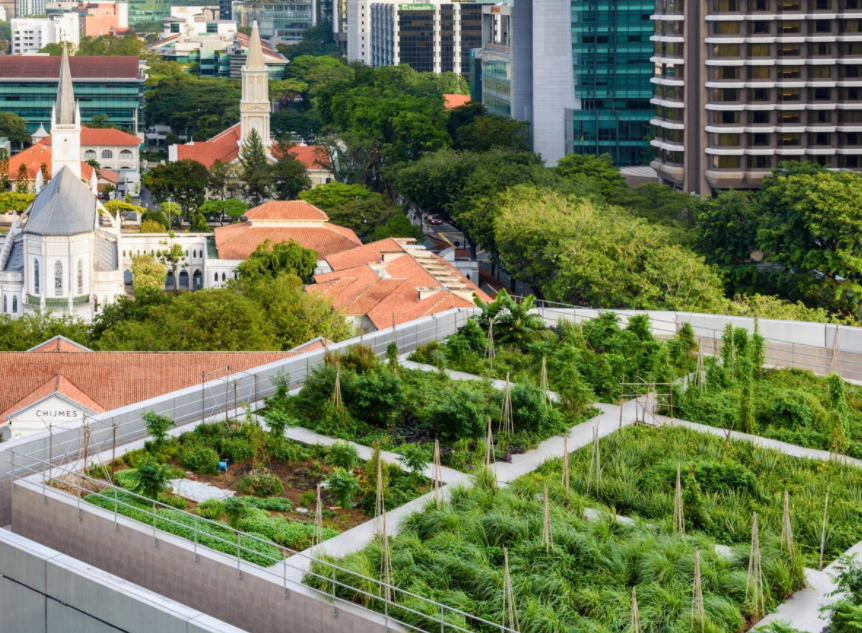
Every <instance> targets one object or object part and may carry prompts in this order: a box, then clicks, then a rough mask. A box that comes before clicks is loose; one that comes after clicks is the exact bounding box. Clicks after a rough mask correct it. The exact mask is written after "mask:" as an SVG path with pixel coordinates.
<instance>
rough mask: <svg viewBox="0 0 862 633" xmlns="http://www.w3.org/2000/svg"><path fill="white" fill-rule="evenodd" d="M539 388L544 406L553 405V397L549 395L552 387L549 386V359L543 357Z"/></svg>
mask: <svg viewBox="0 0 862 633" xmlns="http://www.w3.org/2000/svg"><path fill="white" fill-rule="evenodd" d="M539 388H540V389H541V390H542V404H543V405H544V406H546V407H547V406H548V405H550V404H551V397H550V396H549V395H548V391H550V386H549V384H548V359H547V358H546V357H545V356H542V377H541V378H540V379H539Z"/></svg>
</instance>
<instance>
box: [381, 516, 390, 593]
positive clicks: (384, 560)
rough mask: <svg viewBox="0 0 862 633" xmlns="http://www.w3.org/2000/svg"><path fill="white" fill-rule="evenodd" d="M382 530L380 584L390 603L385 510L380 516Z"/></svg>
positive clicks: (388, 553) (388, 551)
mask: <svg viewBox="0 0 862 633" xmlns="http://www.w3.org/2000/svg"><path fill="white" fill-rule="evenodd" d="M381 516H382V519H383V530H382V531H381V532H380V546H381V549H382V552H381V556H380V582H381V583H383V591H384V595H385V598H386V601H387V602H392V552H391V551H390V550H389V536H388V535H387V534H386V510H384V511H383V514H382V515H381Z"/></svg>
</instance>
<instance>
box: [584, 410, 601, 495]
mask: <svg viewBox="0 0 862 633" xmlns="http://www.w3.org/2000/svg"><path fill="white" fill-rule="evenodd" d="M593 472H595V474H596V494H598V493H599V491H600V490H601V487H602V464H601V454H600V450H599V427H598V424H597V425H596V426H594V427H593V447H592V450H591V452H590V474H589V477H588V478H587V494H590V490H592V487H593Z"/></svg>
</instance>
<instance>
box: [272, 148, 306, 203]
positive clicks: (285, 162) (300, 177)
mask: <svg viewBox="0 0 862 633" xmlns="http://www.w3.org/2000/svg"><path fill="white" fill-rule="evenodd" d="M273 155H274V156H275V157H276V159H277V160H276V162H275V164H274V165H271V166H270V172H271V174H272V184H273V189H274V190H275V195H276V197H277V198H278V199H279V200H295V199H296V197H297V196H298V195H299V194H300V193H301V192H303V191H305V190H306V189H311V178H309V177H308V169H306V167H305V163H303V162H302V161H301V160H299V159H298V158H297V157H296V154H295V153H294V152H292V151H291V146H290V145H283V144H281V143H279V144H278V145H277V147H276V149H275V151H273Z"/></svg>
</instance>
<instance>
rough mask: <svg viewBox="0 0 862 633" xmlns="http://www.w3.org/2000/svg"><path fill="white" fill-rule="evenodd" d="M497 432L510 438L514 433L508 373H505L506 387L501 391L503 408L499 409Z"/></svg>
mask: <svg viewBox="0 0 862 633" xmlns="http://www.w3.org/2000/svg"><path fill="white" fill-rule="evenodd" d="M499 432H500V434H501V435H504V436H506V437H511V435H512V434H513V433H514V432H515V422H514V418H513V415H512V382H511V381H510V380H509V374H508V373H506V387H505V389H504V390H503V406H502V408H501V409H500V426H499Z"/></svg>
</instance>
